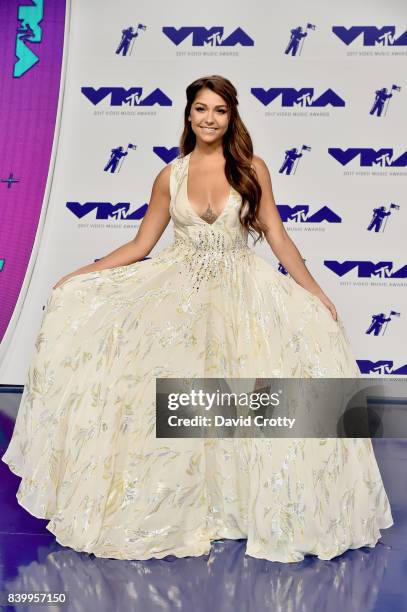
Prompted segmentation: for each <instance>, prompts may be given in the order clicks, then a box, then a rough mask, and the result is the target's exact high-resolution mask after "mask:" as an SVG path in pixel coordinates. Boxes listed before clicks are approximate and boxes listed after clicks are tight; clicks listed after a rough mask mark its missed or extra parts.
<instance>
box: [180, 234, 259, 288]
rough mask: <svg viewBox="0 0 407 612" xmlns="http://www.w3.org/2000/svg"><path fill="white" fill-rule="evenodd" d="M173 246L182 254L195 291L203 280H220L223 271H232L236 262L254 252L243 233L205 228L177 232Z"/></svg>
mask: <svg viewBox="0 0 407 612" xmlns="http://www.w3.org/2000/svg"><path fill="white" fill-rule="evenodd" d="M174 247H176V248H177V249H179V251H180V252H181V253H182V255H183V262H184V264H185V266H186V270H187V271H188V272H189V276H190V279H191V281H192V289H193V290H198V289H199V287H200V286H201V284H202V282H204V281H209V280H211V279H217V278H219V277H220V276H221V275H222V273H223V272H226V271H228V270H229V271H231V270H233V268H234V264H235V262H237V261H241V260H242V258H243V259H245V258H246V257H248V256H250V255H251V254H252V251H251V249H250V248H249V247H248V245H247V242H246V240H245V238H244V237H243V236H242V235H241V234H233V235H230V234H226V233H223V232H216V231H214V230H204V229H202V230H199V231H198V232H196V234H191V235H188V236H182V235H179V234H178V235H177V234H176V237H175V240H174Z"/></svg>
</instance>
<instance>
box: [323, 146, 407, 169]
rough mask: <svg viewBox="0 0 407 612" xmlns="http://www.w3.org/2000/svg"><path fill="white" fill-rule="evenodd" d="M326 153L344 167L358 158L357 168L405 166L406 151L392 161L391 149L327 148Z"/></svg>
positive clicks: (406, 163)
mask: <svg viewBox="0 0 407 612" xmlns="http://www.w3.org/2000/svg"><path fill="white" fill-rule="evenodd" d="M328 153H329V154H330V155H331V156H332V157H333V158H334V159H336V161H337V162H339V163H340V164H341V165H342V166H346V165H347V164H349V163H350V162H351V161H353V160H354V159H356V158H357V157H359V166H368V167H371V166H381V167H393V168H395V167H396V168H403V167H405V166H406V165H407V151H406V152H404V153H402V154H401V155H400V156H399V157H398V158H397V159H393V149H379V150H378V151H375V150H374V149H367V148H366V149H356V148H349V149H339V148H337V147H329V148H328Z"/></svg>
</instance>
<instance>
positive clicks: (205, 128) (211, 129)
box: [201, 125, 218, 132]
mask: <svg viewBox="0 0 407 612" xmlns="http://www.w3.org/2000/svg"><path fill="white" fill-rule="evenodd" d="M217 129H218V128H210V127H205V126H204V125H201V130H205V131H206V132H216V130H217Z"/></svg>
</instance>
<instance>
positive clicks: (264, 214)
mask: <svg viewBox="0 0 407 612" xmlns="http://www.w3.org/2000/svg"><path fill="white" fill-rule="evenodd" d="M252 165H253V167H254V170H255V172H256V175H257V180H258V181H259V183H260V187H261V190H262V196H261V200H260V206H259V209H258V218H259V221H260V223H262V225H263V226H264V227H265V228H266V229H265V235H266V239H267V241H273V240H275V239H279V238H281V237H283V236H284V235H285V234H286V230H285V227H284V225H283V222H282V220H281V217H280V213H279V212H278V208H277V206H276V203H275V200H274V195H273V187H272V184H271V177H270V172H269V170H268V168H267V165H266V164H265V162H264V161H263V160H262V159H261V157H258V156H257V155H253V159H252Z"/></svg>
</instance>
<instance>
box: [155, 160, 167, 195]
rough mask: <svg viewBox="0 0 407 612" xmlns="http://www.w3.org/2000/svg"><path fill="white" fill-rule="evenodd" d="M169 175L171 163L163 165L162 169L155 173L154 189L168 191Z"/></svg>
mask: <svg viewBox="0 0 407 612" xmlns="http://www.w3.org/2000/svg"><path fill="white" fill-rule="evenodd" d="M170 175H171V164H167V165H166V166H164V168H163V169H162V170H160V172H159V173H158V174H157V176H156V177H155V180H154V189H156V190H157V191H160V192H162V193H164V192H165V193H169V191H170Z"/></svg>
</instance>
